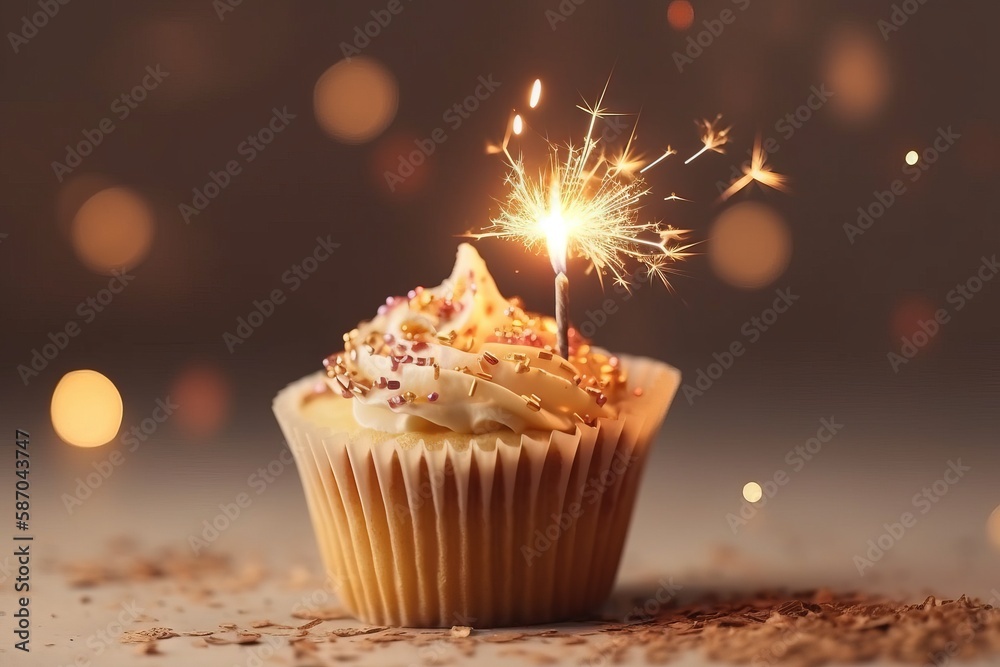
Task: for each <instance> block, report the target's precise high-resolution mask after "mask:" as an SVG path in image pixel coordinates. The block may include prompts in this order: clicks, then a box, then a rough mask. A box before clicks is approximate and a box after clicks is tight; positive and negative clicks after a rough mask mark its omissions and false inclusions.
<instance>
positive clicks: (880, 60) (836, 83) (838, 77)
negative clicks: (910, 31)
mask: <svg viewBox="0 0 1000 667" xmlns="http://www.w3.org/2000/svg"><path fill="white" fill-rule="evenodd" d="M876 34H877V33H876ZM824 77H825V81H826V83H827V84H829V87H830V89H831V90H832V91H834V93H835V94H834V95H833V97H831V98H830V105H831V109H832V110H833V111H834V112H835V113H836V114H837V115H838V116H839V117H840V119H841V120H843V121H845V122H847V123H851V124H855V123H864V122H867V121H870V120H871V119H872V118H873V117H874V116H876V115H877V114H878V113H879V112H880V111H881V110H882V109H883V108H884V107H885V104H886V102H887V100H888V99H889V93H890V92H891V89H892V77H891V72H890V70H889V58H888V55H887V54H886V48H885V44H884V43H883V42H882V40H880V39H877V38H876V37H874V36H873V35H872V33H871V31H869V30H866V29H864V28H860V27H858V26H843V27H842V28H841V29H839V30H836V31H834V34H833V37H832V39H831V41H830V42H829V44H828V47H827V53H826V60H825V63H824Z"/></svg>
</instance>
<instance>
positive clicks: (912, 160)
mask: <svg viewBox="0 0 1000 667" xmlns="http://www.w3.org/2000/svg"><path fill="white" fill-rule="evenodd" d="M919 159H920V155H918V154H917V151H910V152H909V153H907V154H906V164H910V165H913V164H916V163H917V160H919Z"/></svg>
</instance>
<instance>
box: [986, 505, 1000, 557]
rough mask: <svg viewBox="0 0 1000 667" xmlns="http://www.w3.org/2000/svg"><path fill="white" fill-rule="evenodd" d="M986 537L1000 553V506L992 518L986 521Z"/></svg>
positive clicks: (991, 515)
mask: <svg viewBox="0 0 1000 667" xmlns="http://www.w3.org/2000/svg"><path fill="white" fill-rule="evenodd" d="M986 536H987V537H988V538H989V540H990V544H992V545H993V547H994V548H996V549H997V550H998V551H1000V505H997V507H996V509H994V510H993V513H992V514H990V518H989V519H987V520H986Z"/></svg>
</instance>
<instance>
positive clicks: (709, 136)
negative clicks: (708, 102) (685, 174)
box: [684, 114, 733, 164]
mask: <svg viewBox="0 0 1000 667" xmlns="http://www.w3.org/2000/svg"><path fill="white" fill-rule="evenodd" d="M720 122H722V114H719V115H718V116H716V117H715V120H708V119H705V120H696V121H695V125H697V126H698V127H700V128H701V142H702V143H703V144H704V146H702V148H701V150H700V151H698V152H697V153H695V154H694V155H692V156H691V157H689V158H688V159H687V160H684V164H690V163H692V162H694V160H695V158H697V157H698V156H700V155H702V154H703V153H705V152H707V151H715V152H716V153H725V152H726V150H725V146H726V144H727V143H729V130H731V129H733V128H732V126H730V127H727V128H723V129H721V130H720V129H717V128H716V125H718V124H719V123H720Z"/></svg>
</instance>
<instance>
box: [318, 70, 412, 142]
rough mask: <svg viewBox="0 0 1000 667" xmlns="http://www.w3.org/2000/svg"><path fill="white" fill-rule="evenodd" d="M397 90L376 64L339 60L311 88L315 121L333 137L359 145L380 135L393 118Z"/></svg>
mask: <svg viewBox="0 0 1000 667" xmlns="http://www.w3.org/2000/svg"><path fill="white" fill-rule="evenodd" d="M398 102H399V89H398V86H397V84H396V79H395V77H393V76H392V73H391V72H390V71H389V70H388V69H386V68H385V67H384V66H383V65H382V64H381V63H379V62H378V61H376V60H374V59H372V58H367V57H359V58H354V59H352V60H350V61H347V60H341V61H340V62H338V63H337V64H335V65H333V66H332V67H330V69H328V70H326V71H325V72H323V74H322V75H321V76H320V77H319V80H318V81H316V87H315V88H314V89H313V110H314V112H315V114H316V122H317V123H319V126H320V127H321V128H322V129H323V131H324V132H326V133H327V134H328V135H330V136H331V137H332V138H334V139H336V140H338V141H341V142H343V143H345V144H361V143H364V142H366V141H370V140H372V139H374V138H375V137H377V136H378V135H380V134H382V132H383V131H384V130H385V128H387V127H388V126H389V123H391V122H392V119H393V118H395V116H396V107H397V104H398Z"/></svg>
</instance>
